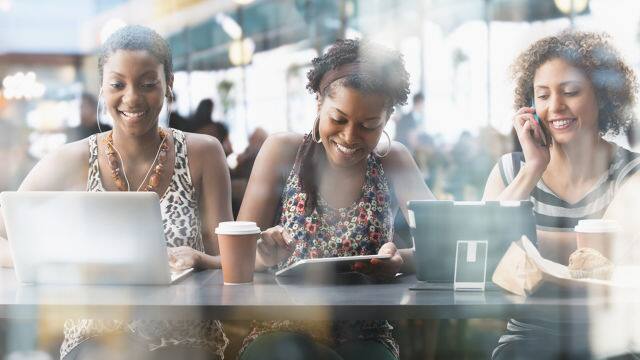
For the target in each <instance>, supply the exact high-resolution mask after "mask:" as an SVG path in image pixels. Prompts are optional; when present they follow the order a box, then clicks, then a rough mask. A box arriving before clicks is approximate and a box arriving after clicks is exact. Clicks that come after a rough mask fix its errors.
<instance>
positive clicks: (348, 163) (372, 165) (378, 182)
mask: <svg viewBox="0 0 640 360" xmlns="http://www.w3.org/2000/svg"><path fill="white" fill-rule="evenodd" d="M312 66H313V68H312V69H311V70H310V71H309V73H308V74H307V77H308V80H309V82H308V85H307V88H308V89H309V90H310V91H312V92H313V93H314V94H315V95H316V99H317V108H316V111H317V114H318V115H317V118H316V121H315V123H314V125H313V129H312V131H311V132H310V133H309V134H307V135H300V134H294V133H282V134H275V135H272V136H270V137H269V138H268V139H267V140H266V141H265V143H264V145H263V146H262V149H261V150H260V153H259V154H258V157H257V158H256V161H255V165H254V168H253V172H252V173H251V178H250V179H249V184H248V186H247V191H246V193H245V196H244V200H243V202H242V207H241V209H240V214H239V215H238V219H239V220H248V221H255V222H257V224H258V226H260V228H261V229H264V231H263V232H262V242H261V244H260V245H258V251H257V257H256V267H257V268H258V269H264V268H271V267H276V268H277V269H282V268H284V267H286V266H289V265H291V264H293V263H295V262H296V261H299V260H301V259H307V258H319V257H331V256H352V255H373V254H387V255H390V256H391V258H390V259H387V260H374V261H372V262H371V263H370V264H369V266H370V267H371V268H372V269H371V274H372V276H374V277H378V278H382V279H391V278H393V277H394V276H395V275H396V273H397V272H398V271H401V269H404V270H402V271H411V268H412V253H411V251H410V249H407V250H404V251H403V250H398V249H397V248H396V246H395V244H394V243H393V231H392V228H393V218H394V215H395V213H396V212H397V211H398V210H400V211H402V213H403V214H404V215H405V216H407V209H406V203H407V200H409V199H412V200H418V199H432V198H433V195H432V194H431V192H430V191H429V189H428V188H427V186H426V185H425V183H424V181H423V180H422V175H421V174H420V171H419V170H418V168H417V166H416V164H415V162H414V161H413V159H412V157H411V154H410V153H409V152H408V151H407V149H406V148H405V147H404V146H403V145H402V144H400V143H397V142H392V141H391V139H390V138H389V136H388V135H385V139H384V140H383V145H381V146H379V147H378V141H379V140H380V138H381V137H382V135H383V130H384V127H385V125H386V124H387V121H388V120H389V117H390V115H391V112H392V111H393V110H392V109H393V107H394V106H395V105H398V104H403V103H405V102H406V100H407V94H408V92H409V75H408V73H407V71H406V70H405V67H404V61H403V59H402V55H401V54H400V53H398V52H396V51H392V50H389V49H386V48H384V47H382V46H379V45H376V44H374V43H370V42H365V41H360V40H338V41H336V42H335V43H334V44H333V45H332V46H331V47H330V48H329V49H328V51H327V52H325V53H324V54H322V55H320V56H319V57H317V58H315V59H314V60H313V61H312ZM345 291H348V290H347V289H345ZM392 330H393V327H392V326H391V325H390V323H389V322H387V321H355V322H354V321H351V322H349V321H336V322H331V321H326V322H297V321H276V322H266V323H264V322H263V323H255V326H254V328H253V330H252V331H251V333H250V335H249V336H248V337H247V338H246V339H245V342H244V346H243V350H242V352H241V355H240V358H241V359H242V360H252V359H276V358H287V359H291V360H295V359H398V357H399V348H398V345H397V342H396V340H395V339H394V337H393V333H392Z"/></svg>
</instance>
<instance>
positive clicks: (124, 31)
mask: <svg viewBox="0 0 640 360" xmlns="http://www.w3.org/2000/svg"><path fill="white" fill-rule="evenodd" d="M118 50H145V51H147V52H149V54H151V56H153V57H154V58H156V60H158V62H159V63H161V64H162V65H163V67H164V76H165V79H167V80H169V78H170V77H171V75H172V74H173V61H172V58H171V48H170V47H169V43H167V41H166V40H165V39H163V38H162V36H160V35H159V34H158V33H157V32H155V31H154V30H152V29H150V28H148V27H144V26H140V25H127V26H125V27H123V28H121V29H119V30H117V31H116V32H114V33H113V34H111V36H109V38H107V41H105V43H104V44H103V45H102V47H101V48H100V54H99V57H98V72H99V74H100V82H101V83H102V75H103V73H104V64H106V62H107V61H108V60H109V57H110V56H111V55H112V54H113V53H115V52H116V51H118Z"/></svg>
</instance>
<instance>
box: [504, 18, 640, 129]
mask: <svg viewBox="0 0 640 360" xmlns="http://www.w3.org/2000/svg"><path fill="white" fill-rule="evenodd" d="M557 58H560V59H563V60H565V61H567V62H568V63H569V64H571V65H573V66H575V67H577V68H578V69H580V70H582V71H583V72H584V73H585V74H586V76H587V77H588V78H589V80H590V81H591V83H592V84H593V87H594V90H595V94H596V98H597V101H598V108H599V118H598V129H599V131H600V135H605V134H607V133H609V132H610V133H612V134H614V135H617V134H619V133H620V132H626V131H628V129H629V128H630V127H631V126H632V125H633V124H634V122H635V121H636V116H635V114H634V112H633V107H634V105H635V102H636V92H637V91H638V85H637V82H636V76H635V74H634V72H633V70H632V69H631V68H630V67H629V66H628V65H627V64H626V63H625V62H624V61H623V60H622V57H621V56H620V55H619V54H618V52H617V51H616V50H615V49H614V48H613V46H612V45H611V44H610V43H609V36H608V35H605V34H598V33H593V32H582V31H572V30H565V31H562V32H561V33H559V34H558V35H554V36H547V37H545V38H542V39H540V40H538V41H536V42H534V43H533V44H531V46H529V47H528V48H527V49H526V50H525V51H524V52H522V53H521V54H520V55H519V56H518V58H517V59H516V60H515V62H514V63H513V65H512V66H511V72H512V76H513V78H514V79H515V83H516V84H515V99H514V107H515V108H516V109H519V108H521V107H524V106H529V104H531V101H532V99H533V78H534V76H535V73H536V70H537V69H538V68H539V67H540V66H541V65H542V64H544V63H546V62H547V61H549V60H552V59H557Z"/></svg>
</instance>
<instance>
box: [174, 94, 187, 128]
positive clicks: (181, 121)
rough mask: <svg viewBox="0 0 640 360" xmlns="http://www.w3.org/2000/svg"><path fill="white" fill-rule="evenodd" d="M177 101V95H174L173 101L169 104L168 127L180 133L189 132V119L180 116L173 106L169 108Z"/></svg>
mask: <svg viewBox="0 0 640 360" xmlns="http://www.w3.org/2000/svg"><path fill="white" fill-rule="evenodd" d="M177 101H178V95H177V94H175V93H174V94H173V100H172V101H171V103H170V104H169V127H170V128H172V129H176V130H180V131H191V130H192V129H191V128H190V127H189V119H187V118H185V117H184V116H182V115H180V113H179V112H178V110H177V109H176V108H175V107H174V106H171V105H172V104H176V103H177Z"/></svg>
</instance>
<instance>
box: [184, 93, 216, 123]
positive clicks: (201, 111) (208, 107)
mask: <svg viewBox="0 0 640 360" xmlns="http://www.w3.org/2000/svg"><path fill="white" fill-rule="evenodd" d="M214 107H215V105H214V102H213V100H211V99H202V100H201V101H200V102H199V103H198V106H197V107H196V111H195V112H194V113H193V116H191V119H190V120H189V121H190V124H191V127H192V128H193V129H198V128H199V127H201V126H203V125H206V124H209V123H211V122H212V121H213V109H214Z"/></svg>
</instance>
